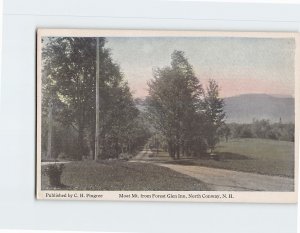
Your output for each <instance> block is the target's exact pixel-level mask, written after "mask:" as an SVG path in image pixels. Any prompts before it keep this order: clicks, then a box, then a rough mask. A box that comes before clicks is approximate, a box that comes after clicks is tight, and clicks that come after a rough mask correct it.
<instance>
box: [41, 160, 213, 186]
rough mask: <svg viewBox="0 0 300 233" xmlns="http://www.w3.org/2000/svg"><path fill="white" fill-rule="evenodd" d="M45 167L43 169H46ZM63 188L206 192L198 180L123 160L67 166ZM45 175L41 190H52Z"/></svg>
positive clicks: (151, 165) (152, 166)
mask: <svg viewBox="0 0 300 233" xmlns="http://www.w3.org/2000/svg"><path fill="white" fill-rule="evenodd" d="M44 168H45V166H43V167H42V169H44ZM62 183H63V184H64V185H66V187H64V188H63V189H69V190H130V191H142V190H149V191H150V190H155V191H158V190H163V191H168V190H170V191H190V190H192V191H197V190H198V191H203V190H208V188H207V186H206V185H205V184H204V183H202V182H201V181H199V180H196V179H194V178H190V177H189V176H186V175H182V174H180V173H177V172H175V171H172V170H170V169H168V168H164V167H160V166H157V165H153V164H146V163H139V162H136V163H135V162H124V161H103V162H94V161H82V162H71V163H68V164H65V170H64V172H63V174H62ZM51 189H53V188H51V187H49V182H48V178H47V177H46V176H45V175H42V190H51Z"/></svg>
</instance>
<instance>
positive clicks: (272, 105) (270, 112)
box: [224, 94, 295, 123]
mask: <svg viewBox="0 0 300 233" xmlns="http://www.w3.org/2000/svg"><path fill="white" fill-rule="evenodd" d="M224 102H225V107H224V110H225V112H226V115H227V116H226V122H227V123H232V122H236V123H251V122H252V121H253V119H257V120H261V119H268V120H270V121H271V122H279V120H280V118H281V120H282V122H283V123H290V122H294V121H295V107H294V102H295V100H294V98H292V97H285V96H278V95H266V94H244V95H238V96H233V97H228V98H225V99H224Z"/></svg>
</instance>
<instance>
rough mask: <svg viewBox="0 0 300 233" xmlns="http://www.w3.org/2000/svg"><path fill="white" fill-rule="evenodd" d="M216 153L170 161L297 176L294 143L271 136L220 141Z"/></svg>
mask: <svg viewBox="0 0 300 233" xmlns="http://www.w3.org/2000/svg"><path fill="white" fill-rule="evenodd" d="M215 154H216V155H215V156H213V157H212V156H210V155H205V156H202V157H201V158H197V159H182V160H180V161H172V162H170V163H176V164H183V165H200V166H207V167H214V168H224V169H229V170H236V171H245V172H253V173H259V174H266V175H276V176H285V177H294V164H295V161H294V143H293V142H286V141H275V140H268V139H235V140H231V141H228V142H221V143H220V144H219V145H217V148H216V150H215Z"/></svg>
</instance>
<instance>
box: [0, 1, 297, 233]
mask: <svg viewBox="0 0 300 233" xmlns="http://www.w3.org/2000/svg"><path fill="white" fill-rule="evenodd" d="M3 15H4V17H3V44H2V77H1V83H0V85H1V86H0V87H1V89H0V94H1V95H0V229H47V230H81V231H83V230H85V231H88V230H95V231H114V232H185V233H187V232H201V233H215V232H222V233H227V232H228V233H229V232H230V233H241V232H243V233H258V232H272V233H279V232H280V233H294V232H296V223H297V222H296V217H297V216H296V215H297V205H295V204H289V205H283V204H275V205H274V204H273V205H271V204H214V203H209V204H208V203H206V204H204V203H189V204H188V203H158V202H152V203H150V202H147V203H143V202H100V201H99V202H87V201H76V202H74V201H37V200H36V199H35V183H34V180H35V30H36V28H39V27H41V28H42V27H47V28H97V29H189V30H223V31H224V30H226V31H228V30H231V31H233V30H234V31H237V30H238V31H299V28H300V23H299V22H300V5H297V6H294V5H290V4H288V5H280V4H247V3H246V4H239V3H203V2H202V3H200V2H172V1H159V2H155V1H116V0H113V1H99V0H98V1H96V0H51V1H50V0H48V1H41V0H27V1H22V0H19V1H18V0H6V1H4V8H3Z"/></svg>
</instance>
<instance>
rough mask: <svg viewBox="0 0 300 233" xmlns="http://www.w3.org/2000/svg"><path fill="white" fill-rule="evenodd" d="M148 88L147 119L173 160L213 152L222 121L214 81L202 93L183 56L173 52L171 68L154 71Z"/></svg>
mask: <svg viewBox="0 0 300 233" xmlns="http://www.w3.org/2000/svg"><path fill="white" fill-rule="evenodd" d="M148 86H149V96H148V98H147V99H146V106H147V113H148V119H149V121H150V122H151V124H152V126H153V127H154V129H155V132H156V134H160V135H161V136H162V137H163V138H164V140H165V141H166V142H167V147H168V152H169V155H170V156H171V157H172V158H177V159H178V158H180V156H181V155H187V156H191V155H194V156H195V155H199V154H201V152H204V151H206V150H207V148H210V149H211V150H213V149H214V147H215V145H216V143H217V141H218V138H219V135H218V129H219V128H220V127H221V126H222V125H224V118H225V113H224V112H223V106H224V102H223V99H221V98H219V87H218V85H217V83H216V82H215V81H214V80H209V85H208V87H207V89H206V90H204V88H203V87H202V85H201V84H200V82H199V79H198V78H197V77H196V75H195V73H194V71H193V68H192V66H191V65H190V64H189V62H188V60H187V58H186V57H185V55H184V53H183V52H182V51H174V52H173V53H172V55H171V65H170V66H168V67H164V68H161V69H159V68H158V69H156V70H154V77H153V79H152V80H150V81H149V83H148Z"/></svg>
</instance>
